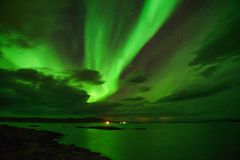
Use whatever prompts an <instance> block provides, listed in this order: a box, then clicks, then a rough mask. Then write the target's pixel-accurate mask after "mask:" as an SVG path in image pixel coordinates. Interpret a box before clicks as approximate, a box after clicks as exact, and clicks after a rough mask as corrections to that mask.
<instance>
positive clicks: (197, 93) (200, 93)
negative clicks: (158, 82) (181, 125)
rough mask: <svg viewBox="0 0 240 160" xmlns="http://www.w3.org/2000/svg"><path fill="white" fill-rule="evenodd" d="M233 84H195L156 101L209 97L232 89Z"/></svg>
mask: <svg viewBox="0 0 240 160" xmlns="http://www.w3.org/2000/svg"><path fill="white" fill-rule="evenodd" d="M232 87H233V86H230V85H227V84H226V83H223V84H218V85H215V86H207V85H206V86H194V87H193V88H184V89H182V90H180V91H176V92H174V93H173V94H171V95H169V96H166V97H163V98H160V99H159V100H158V101H157V102H156V103H161V102H175V101H186V100H192V99H197V98H203V97H209V96H212V95H215V94H218V93H220V92H223V91H226V90H229V89H231V88H232Z"/></svg>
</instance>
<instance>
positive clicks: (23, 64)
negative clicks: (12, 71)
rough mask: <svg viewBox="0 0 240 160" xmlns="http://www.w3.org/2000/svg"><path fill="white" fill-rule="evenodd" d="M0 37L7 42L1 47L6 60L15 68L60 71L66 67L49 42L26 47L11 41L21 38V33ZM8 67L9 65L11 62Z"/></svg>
mask: <svg viewBox="0 0 240 160" xmlns="http://www.w3.org/2000/svg"><path fill="white" fill-rule="evenodd" d="M0 37H1V39H0V40H1V41H3V42H4V41H5V43H6V44H5V46H3V47H2V48H1V51H2V52H3V57H4V60H7V61H8V63H10V64H11V65H12V66H13V68H36V69H41V68H51V69H54V70H58V71H62V70H63V69H64V66H63V64H62V63H61V62H60V59H59V58H58V56H57V54H56V53H55V50H54V49H53V47H51V46H50V44H49V42H41V43H40V42H39V43H38V44H35V45H34V46H33V47H26V48H24V47H21V46H19V45H16V44H12V43H11V41H12V40H17V39H19V38H20V37H21V35H18V34H10V35H8V36H4V35H1V36H0ZM2 67H4V66H2ZM6 67H9V64H7V65H6Z"/></svg>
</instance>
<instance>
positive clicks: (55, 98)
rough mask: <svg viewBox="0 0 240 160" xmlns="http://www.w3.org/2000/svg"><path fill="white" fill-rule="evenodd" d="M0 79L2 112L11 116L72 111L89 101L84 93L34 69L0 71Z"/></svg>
mask: <svg viewBox="0 0 240 160" xmlns="http://www.w3.org/2000/svg"><path fill="white" fill-rule="evenodd" d="M0 76H1V79H0V89H1V94H0V99H1V109H2V108H7V109H8V110H9V111H12V112H14V111H16V110H17V112H19V113H21V112H24V113H27V112H28V110H30V111H31V113H32V111H34V110H35V111H36V112H39V114H40V113H41V110H46V111H51V110H54V112H55V113H59V112H60V111H66V110H70V111H73V110H74V109H76V108H77V107H79V106H80V105H83V104H86V101H87V99H88V98H89V96H88V95H87V93H86V92H85V91H83V90H79V89H76V88H73V87H69V86H68V85H67V84H66V83H64V81H62V80H59V79H55V78H54V77H52V76H49V75H48V76H47V75H44V74H43V73H41V72H38V71H36V70H33V69H19V70H6V69H0ZM53 114H54V113H53Z"/></svg>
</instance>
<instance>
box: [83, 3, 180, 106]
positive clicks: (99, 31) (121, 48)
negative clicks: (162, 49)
mask: <svg viewBox="0 0 240 160" xmlns="http://www.w3.org/2000/svg"><path fill="white" fill-rule="evenodd" d="M104 2H105V1H104ZM177 3H178V0H168V1H165V0H147V1H145V3H144V6H143V8H142V11H141V13H140V15H139V17H138V18H137V20H136V22H135V23H134V25H133V27H132V30H131V31H130V32H129V34H128V35H126V36H125V40H124V41H120V40H121V36H122V34H121V33H122V32H123V28H124V25H126V22H125V23H124V19H123V18H121V19H120V21H118V23H114V22H115V21H116V20H115V19H116V16H114V15H116V14H117V13H116V10H114V8H116V5H117V4H118V3H116V1H109V3H108V5H107V6H108V8H104V9H105V10H104V9H103V5H104V4H105V3H104V4H103V2H102V1H96V0H89V1H87V2H86V4H87V13H86V21H85V67H86V68H87V69H92V70H97V71H99V72H100V74H101V76H102V78H103V80H104V81H105V83H104V84H102V85H98V86H96V85H90V84H85V85H84V88H85V89H86V90H87V92H88V94H89V95H90V96H91V97H90V99H89V100H88V102H94V101H98V100H102V99H104V98H106V97H107V96H110V95H112V94H113V93H114V92H116V91H117V89H118V81H119V78H120V76H121V73H122V72H123V71H124V69H125V68H126V67H127V65H128V64H129V63H130V62H131V61H132V60H133V59H134V57H135V56H136V55H137V54H138V52H139V51H140V50H141V48H142V47H143V46H144V45H145V44H146V43H147V42H148V41H149V40H150V39H151V38H152V37H153V35H154V34H155V33H156V32H157V31H158V30H159V28H160V27H161V26H162V25H163V24H164V22H165V21H166V20H167V18H168V17H169V16H170V15H171V13H172V12H173V10H174V8H175V7H176V5H177ZM121 16H125V17H127V16H128V12H126V13H125V15H121ZM115 24H116V25H115ZM116 28H117V29H116ZM113 30H114V34H113V35H111V31H113ZM110 35H111V36H110ZM113 44H117V45H116V47H112V46H111V45H113Z"/></svg>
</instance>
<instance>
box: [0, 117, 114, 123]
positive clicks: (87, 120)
mask: <svg viewBox="0 0 240 160" xmlns="http://www.w3.org/2000/svg"><path fill="white" fill-rule="evenodd" d="M106 121H111V122H117V121H112V120H109V119H103V118H98V117H87V118H19V117H0V122H58V123H61V122H62V123H104V122H106Z"/></svg>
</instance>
